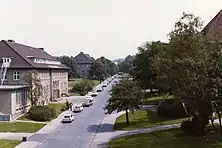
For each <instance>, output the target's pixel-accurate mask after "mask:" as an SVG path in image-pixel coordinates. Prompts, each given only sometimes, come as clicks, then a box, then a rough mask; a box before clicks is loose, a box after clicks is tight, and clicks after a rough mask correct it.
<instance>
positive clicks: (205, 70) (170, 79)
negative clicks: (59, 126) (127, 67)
mask: <svg viewBox="0 0 222 148" xmlns="http://www.w3.org/2000/svg"><path fill="white" fill-rule="evenodd" d="M201 27H202V21H201V20H200V19H199V18H198V17H195V16H194V15H191V14H185V13H184V14H183V16H182V17H181V19H180V20H179V22H177V23H176V24H175V29H174V30H173V31H172V32H171V33H170V34H169V36H170V42H169V48H168V49H167V50H166V52H164V54H163V55H160V56H157V57H156V58H155V60H154V61H153V63H152V67H153V69H155V72H156V73H157V84H158V85H159V86H161V87H164V88H166V89H171V91H172V94H173V95H174V96H175V97H176V98H178V99H180V100H181V101H182V102H184V103H185V104H188V105H189V106H191V107H192V108H193V110H194V113H195V114H194V116H195V117H197V118H195V119H198V121H199V124H200V133H202V134H203V131H204V127H205V126H206V124H207V123H208V122H209V117H210V116H211V115H212V105H211V100H210V98H211V97H212V96H214V95H215V90H217V89H218V86H219V84H220V83H221V79H220V74H219V72H220V71H218V67H219V61H220V59H221V57H222V48H221V45H220V44H219V43H218V42H216V41H215V42H209V41H207V40H206V38H205V37H204V36H203V35H202V34H201V33H200V32H199V30H201Z"/></svg>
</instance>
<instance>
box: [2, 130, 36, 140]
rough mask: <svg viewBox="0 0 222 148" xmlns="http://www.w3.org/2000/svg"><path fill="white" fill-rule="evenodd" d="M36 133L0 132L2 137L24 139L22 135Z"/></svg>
mask: <svg viewBox="0 0 222 148" xmlns="http://www.w3.org/2000/svg"><path fill="white" fill-rule="evenodd" d="M33 134H34V133H11V132H6V133H0V139H5V140H20V141H21V140H22V137H31V136H32V135H33Z"/></svg>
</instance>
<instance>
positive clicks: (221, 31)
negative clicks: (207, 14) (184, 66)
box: [202, 10, 222, 41]
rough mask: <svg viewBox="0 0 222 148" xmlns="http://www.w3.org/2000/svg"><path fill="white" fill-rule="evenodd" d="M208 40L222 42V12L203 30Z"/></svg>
mask: <svg viewBox="0 0 222 148" xmlns="http://www.w3.org/2000/svg"><path fill="white" fill-rule="evenodd" d="M202 32H203V33H204V35H205V36H206V37H207V39H208V40H212V41H213V40H215V39H218V40H222V10H221V11H220V12H219V13H218V14H217V15H216V16H215V17H214V18H213V19H212V20H211V21H210V22H209V23H208V24H207V25H206V27H205V28H204V29H203V30H202Z"/></svg>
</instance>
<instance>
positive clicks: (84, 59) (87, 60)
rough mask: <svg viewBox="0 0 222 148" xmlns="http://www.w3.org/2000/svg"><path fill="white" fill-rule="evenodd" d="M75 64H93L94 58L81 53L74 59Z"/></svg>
mask: <svg viewBox="0 0 222 148" xmlns="http://www.w3.org/2000/svg"><path fill="white" fill-rule="evenodd" d="M74 59H75V61H76V63H77V64H92V63H93V62H94V58H92V57H90V56H89V55H87V54H84V53H83V52H80V53H79V54H78V55H77V56H75V57H74Z"/></svg>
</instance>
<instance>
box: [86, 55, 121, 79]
mask: <svg viewBox="0 0 222 148" xmlns="http://www.w3.org/2000/svg"><path fill="white" fill-rule="evenodd" d="M90 73H91V74H90V75H91V77H93V78H96V79H98V80H104V79H105V78H106V77H108V76H111V75H114V74H116V73H117V65H116V64H115V63H113V62H112V61H110V60H108V59H106V58H105V57H100V58H98V59H96V61H95V62H94V63H93V66H92V68H91V72H90Z"/></svg>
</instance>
